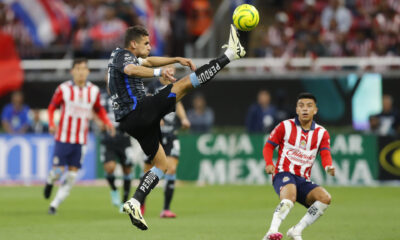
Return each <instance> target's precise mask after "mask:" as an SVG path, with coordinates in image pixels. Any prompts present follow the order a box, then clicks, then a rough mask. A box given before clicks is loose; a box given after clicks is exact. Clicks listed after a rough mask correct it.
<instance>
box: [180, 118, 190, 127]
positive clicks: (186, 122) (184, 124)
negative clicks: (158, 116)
mask: <svg viewBox="0 0 400 240" xmlns="http://www.w3.org/2000/svg"><path fill="white" fill-rule="evenodd" d="M181 125H182V128H183V129H189V128H190V121H189V119H187V118H184V119H182V120H181Z"/></svg>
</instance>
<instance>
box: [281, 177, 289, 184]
mask: <svg viewBox="0 0 400 240" xmlns="http://www.w3.org/2000/svg"><path fill="white" fill-rule="evenodd" d="M289 180H290V179H289V177H284V178H283V179H282V182H283V183H285V182H287V181H289Z"/></svg>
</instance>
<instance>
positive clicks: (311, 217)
mask: <svg viewBox="0 0 400 240" xmlns="http://www.w3.org/2000/svg"><path fill="white" fill-rule="evenodd" d="M328 206H329V205H328V204H325V203H322V202H320V201H315V202H314V203H313V205H311V206H310V207H309V208H308V210H307V213H306V215H304V217H303V218H302V219H301V220H300V222H299V223H298V224H297V225H296V226H295V227H294V229H295V231H297V232H300V233H301V232H302V231H303V230H304V228H306V227H307V226H309V225H311V224H313V223H314V222H315V221H316V220H317V219H318V218H319V217H320V216H322V214H324V212H325V210H326V209H327V208H328Z"/></svg>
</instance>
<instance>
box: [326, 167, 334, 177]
mask: <svg viewBox="0 0 400 240" xmlns="http://www.w3.org/2000/svg"><path fill="white" fill-rule="evenodd" d="M325 171H326V173H328V174H329V175H331V176H332V177H333V176H335V167H334V166H327V167H326V168H325Z"/></svg>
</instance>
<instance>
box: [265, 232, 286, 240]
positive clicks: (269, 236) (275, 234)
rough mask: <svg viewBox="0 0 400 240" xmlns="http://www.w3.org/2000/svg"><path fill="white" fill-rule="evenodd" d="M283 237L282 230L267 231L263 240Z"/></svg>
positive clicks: (275, 239) (274, 239) (278, 239)
mask: <svg viewBox="0 0 400 240" xmlns="http://www.w3.org/2000/svg"><path fill="white" fill-rule="evenodd" d="M282 238H283V235H282V233H280V232H267V234H265V236H264V238H263V239H262V240H281V239H282Z"/></svg>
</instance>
